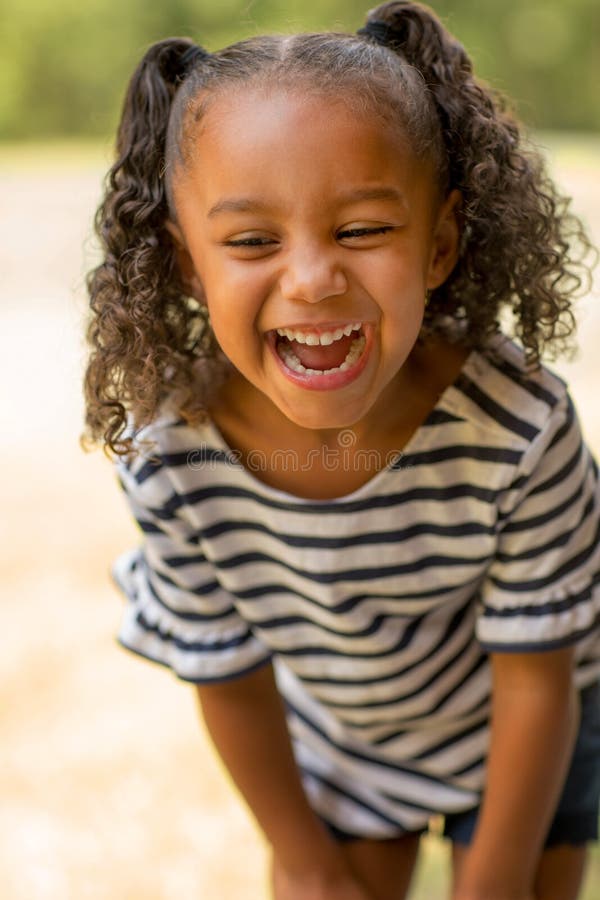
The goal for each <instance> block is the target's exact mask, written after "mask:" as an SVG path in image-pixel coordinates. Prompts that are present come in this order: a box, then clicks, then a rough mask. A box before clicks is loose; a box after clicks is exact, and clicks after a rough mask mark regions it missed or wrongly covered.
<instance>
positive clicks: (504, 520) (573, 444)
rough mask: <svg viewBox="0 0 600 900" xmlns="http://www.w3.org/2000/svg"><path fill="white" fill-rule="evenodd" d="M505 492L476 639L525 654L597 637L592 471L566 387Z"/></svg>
mask: <svg viewBox="0 0 600 900" xmlns="http://www.w3.org/2000/svg"><path fill="white" fill-rule="evenodd" d="M507 495H509V496H510V498H511V501H510V507H509V508H506V509H501V521H500V533H499V541H498V549H497V554H496V556H495V559H494V562H493V563H492V565H491V567H490V569H489V570H488V573H487V577H486V579H485V582H484V584H483V587H482V592H481V600H482V609H481V615H480V617H479V619H478V622H477V637H478V639H479V641H480V643H481V644H482V645H483V646H484V648H485V649H487V650H488V651H503V650H507V651H511V650H512V651H519V652H528V651H536V650H550V649H555V648H559V647H562V646H566V645H569V644H573V643H576V642H577V641H579V640H581V639H583V638H587V639H589V638H593V635H594V634H595V635H596V636H598V626H599V624H600V541H599V538H600V528H599V523H600V494H599V482H598V470H597V466H596V464H595V461H594V459H593V457H592V456H591V454H590V452H589V450H588V449H587V447H586V445H585V443H584V442H583V440H582V437H581V432H580V427H579V422H578V419H577V414H576V412H575V410H574V407H573V404H572V402H571V400H570V397H569V396H568V394H567V393H566V392H565V395H564V397H563V398H561V400H560V402H559V403H558V404H557V406H556V407H555V409H554V410H553V411H552V413H551V414H550V416H549V417H548V421H547V422H546V424H545V426H544V427H543V428H541V429H540V432H539V433H538V435H537V437H536V438H535V439H534V440H533V441H532V443H531V445H530V446H529V448H528V450H527V451H526V452H525V453H524V455H523V458H522V462H521V465H520V468H519V471H518V473H517V477H516V479H515V480H514V482H513V484H512V485H511V490H510V491H509V492H507Z"/></svg>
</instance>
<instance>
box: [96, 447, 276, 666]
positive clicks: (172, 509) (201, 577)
mask: <svg viewBox="0 0 600 900" xmlns="http://www.w3.org/2000/svg"><path fill="white" fill-rule="evenodd" d="M116 469H117V476H118V479H119V481H120V483H121V486H122V488H123V490H124V492H125V496H126V498H127V502H128V505H129V507H130V509H131V512H132V513H133V516H134V517H135V519H136V521H137V523H138V525H139V527H140V529H141V531H142V534H143V538H144V539H143V542H142V544H141V545H140V546H139V547H136V548H133V549H131V550H129V551H127V552H125V553H122V554H121V555H120V556H119V557H118V558H117V559H116V560H115V561H114V563H113V565H112V568H111V574H112V576H113V578H114V581H115V583H116V585H117V586H118V587H119V588H120V589H121V591H122V592H123V593H124V594H125V596H126V598H127V600H128V603H127V607H126V610H125V613H124V616H123V619H122V622H121V627H120V630H119V632H118V635H117V639H118V641H119V643H120V644H121V645H122V646H124V647H126V648H127V649H129V650H132V651H134V652H135V653H138V654H140V655H141V656H144V657H146V658H148V659H151V660H153V661H155V662H158V663H161V664H163V665H165V666H168V667H169V668H171V669H172V670H173V671H174V672H175V674H176V675H177V676H178V677H179V678H181V679H183V680H185V681H191V682H195V683H209V682H218V681H225V680H228V679H231V678H235V677H239V676H240V675H244V674H246V673H248V672H250V671H252V670H254V669H256V668H258V667H259V666H261V665H263V664H265V663H267V662H268V661H269V660H270V658H271V656H272V652H271V651H270V649H269V648H268V647H266V646H265V645H264V644H263V643H262V642H261V641H260V640H259V639H258V638H257V636H256V635H255V634H254V633H253V632H252V629H251V627H250V626H249V625H248V623H247V622H245V621H244V619H243V618H242V617H241V615H240V614H239V612H238V611H237V609H236V608H235V605H234V602H233V599H232V597H231V595H230V594H228V593H227V591H225V590H224V589H223V588H222V586H221V585H220V584H219V582H218V580H217V578H216V577H215V572H214V569H213V567H212V565H211V563H210V562H209V561H208V560H207V559H206V558H205V556H204V555H203V553H202V550H201V546H200V541H199V536H198V535H197V534H196V533H194V529H193V528H192V526H191V525H190V524H189V522H188V521H187V520H186V518H185V515H184V503H183V499H182V498H181V496H180V495H178V494H177V492H176V491H175V490H174V488H173V486H172V483H171V481H170V479H169V475H168V466H167V465H166V464H165V462H164V461H163V460H161V459H160V458H159V459H158V460H157V461H156V462H154V463H149V462H147V461H146V462H144V461H141V460H138V461H136V462H134V464H133V465H128V464H126V463H125V462H124V461H123V460H122V459H119V460H118V462H117V463H116Z"/></svg>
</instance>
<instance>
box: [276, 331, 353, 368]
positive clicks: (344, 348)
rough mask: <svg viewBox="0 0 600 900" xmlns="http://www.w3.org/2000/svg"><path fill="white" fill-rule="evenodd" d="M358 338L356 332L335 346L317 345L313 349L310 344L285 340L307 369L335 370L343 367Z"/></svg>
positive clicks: (334, 343)
mask: <svg viewBox="0 0 600 900" xmlns="http://www.w3.org/2000/svg"><path fill="white" fill-rule="evenodd" d="M356 337H357V335H356V332H354V333H352V334H350V335H348V336H346V335H344V336H343V337H342V338H340V340H339V341H334V342H333V344H329V345H328V346H323V345H322V344H317V345H316V346H315V347H311V346H309V345H308V344H300V343H298V341H289V340H288V339H287V338H284V340H285V341H286V342H287V343H288V344H289V346H290V348H291V349H292V352H293V353H294V354H295V355H296V356H297V357H298V359H299V360H300V362H301V363H302V365H303V366H304V368H305V369H335V368H336V367H337V366H339V365H341V364H342V363H343V362H344V360H345V359H346V357H347V356H348V351H349V350H350V345H351V344H352V341H353V340H355V339H356Z"/></svg>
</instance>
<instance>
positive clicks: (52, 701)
mask: <svg viewBox="0 0 600 900" xmlns="http://www.w3.org/2000/svg"><path fill="white" fill-rule="evenodd" d="M432 5H433V6H434V8H435V9H436V11H437V12H438V13H439V15H440V16H441V17H442V18H443V19H444V21H445V22H446V24H447V25H448V26H449V27H450V28H451V30H453V31H454V32H455V34H456V35H457V36H458V37H459V38H460V39H461V40H462V42H463V43H464V44H465V45H466V47H467V49H468V50H469V52H470V53H471V55H472V56H473V58H474V60H475V64H476V69H477V71H478V72H479V74H480V75H481V76H483V77H485V78H487V79H489V80H490V81H491V82H492V83H493V84H494V85H495V86H496V87H498V88H500V89H502V90H503V91H506V92H507V93H509V94H510V95H511V96H512V97H513V98H514V100H515V103H516V107H517V109H518V111H519V113H520V115H521V117H522V118H523V119H524V121H525V122H526V124H527V126H528V127H529V129H530V130H531V132H532V134H533V136H534V138H535V139H536V140H537V141H538V142H539V143H540V144H541V145H542V146H543V148H544V150H545V152H546V154H547V157H548V161H549V165H550V167H551V169H552V171H553V173H554V175H555V177H556V179H557V180H558V182H559V183H560V185H561V186H562V188H563V189H564V191H565V192H566V193H568V194H569V195H571V196H572V197H573V205H574V209H575V210H576V211H577V212H578V214H579V215H580V216H581V217H582V218H583V220H584V222H585V223H586V224H587V226H588V229H589V230H590V232H591V234H592V236H593V238H594V240H595V242H596V244H598V242H599V241H600V103H599V101H598V85H599V84H600V4H598V2H597V0H543V2H542V0H539V2H537V0H443V2H442V0H435V2H434V3H433V4H432ZM365 11H366V9H365V6H364V5H363V3H359V2H356V0H301V2H300V0H285V2H282V3H275V2H273V0H256V2H252V0H245V2H243V0H242V2H240V0H219V2H209V0H168V2H167V0H156V2H154V3H152V4H150V3H148V2H147V0H120V2H118V3H117V2H114V0H110V2H109V0H25V2H23V0H2V5H1V6H0V46H1V47H2V53H1V54H0V273H1V281H0V374H1V379H2V386H3V393H2V404H1V406H0V417H1V419H2V429H1V434H2V441H1V446H0V464H1V466H2V469H1V471H2V475H3V478H2V482H3V483H2V498H3V505H4V507H5V510H7V509H8V510H9V513H8V515H5V516H4V517H3V522H2V528H3V534H2V541H1V544H0V546H1V548H2V557H1V567H2V571H1V579H2V581H1V583H2V593H3V603H2V610H3V615H4V619H3V627H2V628H1V629H0V723H1V729H2V731H1V735H2V737H1V741H0V796H1V798H2V802H1V803H0V893H1V896H2V897H3V900H71V898H73V900H81V898H98V900H175V898H176V900H197V898H206V900H233V898H236V900H238V898H240V897H243V898H248V900H262V898H266V896H267V895H266V887H265V885H266V877H265V876H266V859H267V857H266V852H265V847H264V845H263V843H262V841H261V838H260V836H259V835H258V833H257V831H256V830H255V828H254V826H253V824H252V821H251V820H250V817H249V815H248V814H247V813H246V811H245V809H244V808H243V807H242V806H241V804H240V802H239V799H238V797H237V795H236V794H235V793H234V791H233V788H232V787H231V785H230V783H229V781H228V779H227V777H226V775H225V774H224V772H223V770H222V768H221V766H220V764H219V763H218V762H217V760H216V758H215V756H214V754H213V751H212V749H211V747H210V744H209V741H208V739H207V736H206V734H205V733H204V731H203V729H202V726H201V725H200V723H199V721H198V719H197V715H196V709H195V704H194V698H193V693H192V689H191V688H190V687H189V686H185V685H183V684H181V683H178V682H176V680H175V679H174V678H173V677H172V676H171V675H170V674H169V673H167V672H165V671H163V670H162V669H160V668H159V667H157V666H154V665H152V664H151V663H146V662H144V661H142V660H139V659H137V658H135V657H133V656H131V655H130V654H127V653H126V652H125V651H123V650H121V649H119V648H118V647H117V645H116V643H115V641H114V637H113V635H114V633H115V631H116V628H117V626H118V620H119V616H120V611H121V603H122V600H121V598H120V596H119V595H118V594H117V592H116V590H115V589H114V588H113V586H112V583H111V581H110V579H109V575H108V570H109V566H110V562H111V560H112V559H113V558H114V557H115V556H116V555H117V554H118V553H119V552H121V551H122V550H123V549H125V548H127V547H128V546H131V545H132V544H133V543H136V542H137V540H138V535H137V532H136V530H135V528H134V527H133V525H132V523H131V522H130V520H129V516H128V514H127V512H126V509H125V504H124V501H123V500H122V498H121V496H120V492H119V490H118V487H117V484H116V481H115V479H114V476H113V473H112V468H111V465H110V463H109V461H108V460H107V459H106V458H105V457H104V456H103V454H102V453H101V452H99V451H97V452H96V453H93V454H87V455H86V454H84V453H83V452H82V451H81V450H80V448H79V445H78V437H79V434H80V432H81V429H82V417H83V403H82V397H81V387H80V385H81V373H82V369H83V366H84V362H85V353H86V351H85V345H84V340H83V328H84V321H85V315H86V303H87V301H86V296H85V289H84V276H85V272H86V270H87V269H89V268H90V266H92V265H93V263H94V259H95V253H96V251H95V245H94V238H93V231H92V217H93V213H94V210H95V208H96V206H97V204H98V201H99V198H100V193H101V186H102V178H103V174H104V173H105V171H106V169H107V168H108V166H109V165H110V162H111V153H112V140H113V133H114V129H115V126H116V122H117V117H118V111H119V106H120V102H121V98H122V95H123V91H124V87H125V83H126V80H127V78H128V77H129V75H130V74H131V71H132V70H133V68H134V66H135V65H136V64H137V62H138V60H139V58H140V55H141V54H142V52H143V50H144V48H145V47H146V45H147V44H148V43H150V42H151V41H154V40H157V39H160V38H163V37H166V36H169V35H189V36H191V37H194V38H195V39H196V40H197V41H199V42H201V43H203V44H204V45H205V46H206V47H207V48H208V49H216V48H217V47H219V46H221V45H223V44H225V43H229V42H230V41H232V40H236V39H239V38H241V37H245V36H249V35H252V34H256V33H261V32H264V31H273V30H277V31H294V30H312V29H342V30H347V29H350V30H355V29H356V28H357V27H359V26H360V25H361V24H362V22H363V19H364V14H365ZM599 299H600V298H599V290H598V282H597V281H596V286H595V287H594V288H593V290H592V291H591V292H590V293H589V294H588V295H587V296H586V297H584V298H583V299H582V300H581V302H580V305H579V318H580V331H579V334H580V341H579V344H580V350H579V353H578V355H577V356H576V357H575V358H574V359H573V360H570V361H569V360H563V361H561V362H559V363H557V364H555V368H558V369H559V371H560V372H561V373H562V374H563V375H564V376H565V377H566V378H568V379H569V381H570V383H571V385H572V391H573V394H574V396H575V400H576V403H577V405H578V407H579V411H580V414H581V417H582V419H583V423H584V427H585V431H586V435H587V437H588V440H589V442H590V443H591V444H592V445H593V447H594V448H595V450H596V452H597V453H600V404H598V401H597V394H598V390H599V389H600V357H599V354H598V346H599V344H600V311H599V307H600V303H599ZM447 856H448V847H447V846H446V845H445V844H444V843H443V842H442V841H441V840H440V839H439V838H436V837H432V838H429V839H428V840H427V842H426V846H425V848H424V852H423V854H422V857H421V863H420V868H419V872H418V875H417V879H416V882H415V886H414V890H413V893H412V895H411V896H412V900H438V898H442V897H443V896H444V886H445V885H447V877H446V873H445V863H446V862H447ZM599 896H600V857H599V855H598V852H597V851H594V854H593V856H592V860H591V862H590V866H589V869H588V875H587V881H586V892H585V894H584V897H585V900H593V898H597V897H599Z"/></svg>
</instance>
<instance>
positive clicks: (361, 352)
mask: <svg viewBox="0 0 600 900" xmlns="http://www.w3.org/2000/svg"><path fill="white" fill-rule="evenodd" d="M267 338H268V343H269V346H270V348H271V350H272V351H273V353H274V356H275V358H276V360H277V364H278V366H279V368H280V370H281V371H282V372H283V373H284V374H285V376H286V378H287V379H288V380H290V381H292V382H293V383H295V384H299V385H301V386H302V387H305V388H308V389H311V390H332V389H334V388H338V387H343V386H345V385H346V384H349V383H350V382H351V381H353V380H354V379H355V378H357V377H358V375H359V374H360V372H362V370H363V369H364V366H365V365H366V361H367V357H368V353H369V349H370V346H371V344H372V329H371V328H370V327H369V326H368V325H366V324H363V323H360V322H356V321H355V322H352V323H333V324H330V323H323V324H320V325H319V326H315V325H311V326H306V325H294V326H289V327H287V326H286V327H281V328H277V329H273V330H272V331H270V332H268V333H267Z"/></svg>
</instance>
